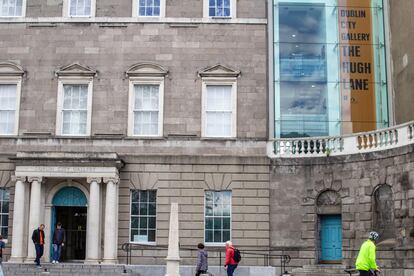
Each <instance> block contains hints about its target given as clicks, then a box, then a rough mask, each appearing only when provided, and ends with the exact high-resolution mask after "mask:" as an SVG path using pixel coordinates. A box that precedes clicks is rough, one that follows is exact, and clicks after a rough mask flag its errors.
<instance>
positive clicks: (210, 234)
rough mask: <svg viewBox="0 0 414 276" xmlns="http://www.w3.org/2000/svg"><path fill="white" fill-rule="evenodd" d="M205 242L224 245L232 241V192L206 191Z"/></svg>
mask: <svg viewBox="0 0 414 276" xmlns="http://www.w3.org/2000/svg"><path fill="white" fill-rule="evenodd" d="M204 216H205V221H204V229H205V235H204V240H205V242H206V243H214V244H223V243H225V242H226V241H229V240H230V239H231V192H230V191H219V192H216V191H206V193H205V215H204Z"/></svg>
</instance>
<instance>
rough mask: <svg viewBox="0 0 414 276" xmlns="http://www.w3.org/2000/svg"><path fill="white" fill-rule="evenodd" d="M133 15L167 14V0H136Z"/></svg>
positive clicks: (162, 15)
mask: <svg viewBox="0 0 414 276" xmlns="http://www.w3.org/2000/svg"><path fill="white" fill-rule="evenodd" d="M134 1H135V2H136V3H137V4H134V14H133V16H137V15H138V16H161V17H164V16H165V0H134Z"/></svg>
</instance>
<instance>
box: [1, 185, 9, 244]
mask: <svg viewBox="0 0 414 276" xmlns="http://www.w3.org/2000/svg"><path fill="white" fill-rule="evenodd" d="M9 202H10V194H9V192H8V191H7V190H6V189H0V234H1V235H2V236H3V239H7V237H8V235H9Z"/></svg>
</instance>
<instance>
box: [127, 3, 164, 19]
mask: <svg viewBox="0 0 414 276" xmlns="http://www.w3.org/2000/svg"><path fill="white" fill-rule="evenodd" d="M165 1H166V0H160V15H139V7H140V6H139V0H132V17H134V18H164V17H165V13H166V12H165V10H166V2H165Z"/></svg>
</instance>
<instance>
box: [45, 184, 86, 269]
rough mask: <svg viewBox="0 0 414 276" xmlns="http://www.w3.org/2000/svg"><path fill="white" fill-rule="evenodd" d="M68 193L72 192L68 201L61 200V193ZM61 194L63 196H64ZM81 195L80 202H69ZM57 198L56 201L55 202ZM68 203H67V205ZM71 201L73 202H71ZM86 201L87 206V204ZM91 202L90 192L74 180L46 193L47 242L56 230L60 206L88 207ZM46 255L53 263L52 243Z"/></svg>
mask: <svg viewBox="0 0 414 276" xmlns="http://www.w3.org/2000/svg"><path fill="white" fill-rule="evenodd" d="M65 191H66V192H68V191H71V192H72V194H70V193H69V195H68V194H66V195H68V199H66V200H65V199H63V198H61V199H59V197H60V195H59V194H60V193H62V194H64V193H65ZM62 194H61V195H62ZM76 194H77V195H80V196H81V197H82V198H81V199H80V200H69V199H70V198H71V197H72V199H73V197H74V196H75V195H76ZM55 198H56V200H55ZM65 201H66V203H65ZM69 201H71V202H69ZM76 201H78V203H77V204H76ZM85 201H86V204H85ZM88 202H89V190H88V189H87V188H86V187H85V186H84V185H82V184H81V183H80V182H76V181H73V180H67V181H63V182H61V183H59V184H57V185H53V186H52V187H51V188H50V189H49V190H48V191H46V198H45V220H44V221H45V222H46V227H47V228H48V229H47V230H46V231H45V235H46V238H45V239H46V240H47V241H51V240H52V239H51V237H52V234H53V231H54V228H55V224H56V222H57V221H56V212H55V211H56V210H55V209H56V207H59V206H68V204H70V203H75V206H77V205H82V206H78V207H87V206H88V204H87V203H88ZM54 203H57V204H58V205H57V206H55V205H54ZM44 249H45V253H44V256H45V257H46V258H49V260H50V261H51V259H52V258H51V252H52V245H51V243H50V246H45V248H44Z"/></svg>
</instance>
